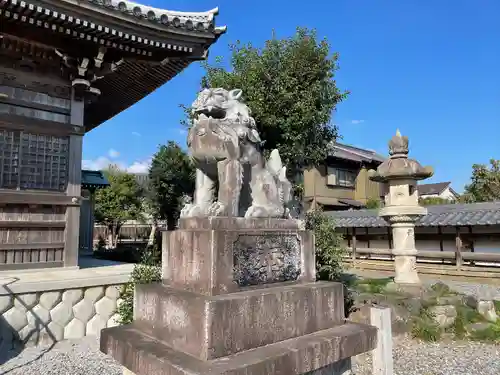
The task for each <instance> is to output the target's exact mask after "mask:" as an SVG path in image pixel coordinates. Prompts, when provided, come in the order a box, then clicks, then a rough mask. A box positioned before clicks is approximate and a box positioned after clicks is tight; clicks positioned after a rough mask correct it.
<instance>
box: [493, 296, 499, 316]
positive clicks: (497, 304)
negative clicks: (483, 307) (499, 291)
mask: <svg viewBox="0 0 500 375" xmlns="http://www.w3.org/2000/svg"><path fill="white" fill-rule="evenodd" d="M493 305H494V306H495V310H496V311H497V314H500V301H497V300H496V299H494V300H493Z"/></svg>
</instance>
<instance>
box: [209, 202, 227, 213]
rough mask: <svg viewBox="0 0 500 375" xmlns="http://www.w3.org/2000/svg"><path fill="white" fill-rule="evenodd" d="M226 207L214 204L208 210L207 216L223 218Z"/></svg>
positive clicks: (221, 204)
mask: <svg viewBox="0 0 500 375" xmlns="http://www.w3.org/2000/svg"><path fill="white" fill-rule="evenodd" d="M225 213H226V206H225V205H224V203H221V202H214V203H212V204H211V205H210V207H209V208H208V216H224V214H225Z"/></svg>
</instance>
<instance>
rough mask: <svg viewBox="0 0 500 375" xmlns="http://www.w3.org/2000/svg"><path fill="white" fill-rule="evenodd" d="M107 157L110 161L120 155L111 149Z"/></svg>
mask: <svg viewBox="0 0 500 375" xmlns="http://www.w3.org/2000/svg"><path fill="white" fill-rule="evenodd" d="M108 155H109V157H110V158H111V159H116V158H117V157H118V156H120V153H119V152H118V151H116V150H115V149H113V148H111V149H110V150H109V151H108Z"/></svg>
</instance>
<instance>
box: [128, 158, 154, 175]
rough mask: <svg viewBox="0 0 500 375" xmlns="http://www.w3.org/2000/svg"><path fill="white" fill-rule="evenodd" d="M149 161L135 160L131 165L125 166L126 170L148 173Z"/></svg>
mask: <svg viewBox="0 0 500 375" xmlns="http://www.w3.org/2000/svg"><path fill="white" fill-rule="evenodd" d="M150 165H151V161H150V160H147V161H136V162H134V163H132V165H131V166H129V167H128V168H127V172H130V173H148V171H149V166H150Z"/></svg>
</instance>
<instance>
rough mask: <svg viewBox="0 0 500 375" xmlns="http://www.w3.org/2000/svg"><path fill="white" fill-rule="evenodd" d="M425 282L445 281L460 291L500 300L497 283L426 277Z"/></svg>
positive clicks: (453, 288) (499, 288)
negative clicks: (488, 283) (489, 283)
mask: <svg viewBox="0 0 500 375" xmlns="http://www.w3.org/2000/svg"><path fill="white" fill-rule="evenodd" d="M423 282H424V283H425V284H428V285H430V284H435V283H437V282H443V283H445V284H447V285H448V286H449V287H450V288H451V289H452V290H454V291H456V292H458V293H464V294H467V295H473V296H476V297H478V298H480V299H486V300H492V299H495V300H500V287H499V286H497V285H487V284H477V283H469V282H465V281H455V280H433V279H425V280H423Z"/></svg>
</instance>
